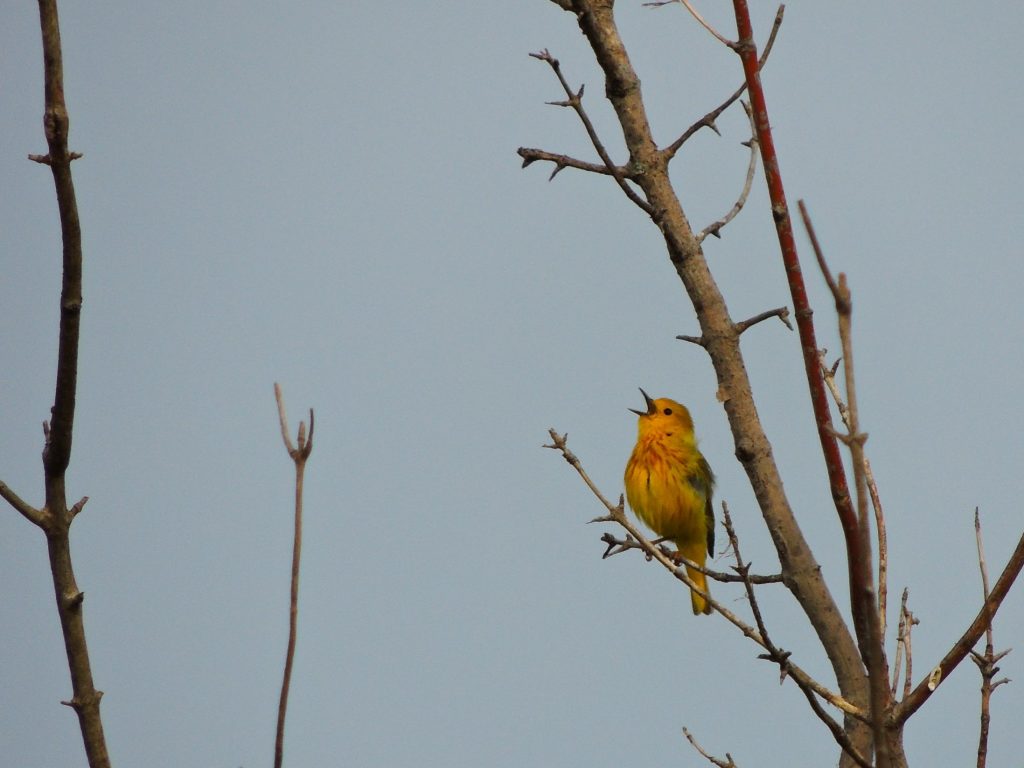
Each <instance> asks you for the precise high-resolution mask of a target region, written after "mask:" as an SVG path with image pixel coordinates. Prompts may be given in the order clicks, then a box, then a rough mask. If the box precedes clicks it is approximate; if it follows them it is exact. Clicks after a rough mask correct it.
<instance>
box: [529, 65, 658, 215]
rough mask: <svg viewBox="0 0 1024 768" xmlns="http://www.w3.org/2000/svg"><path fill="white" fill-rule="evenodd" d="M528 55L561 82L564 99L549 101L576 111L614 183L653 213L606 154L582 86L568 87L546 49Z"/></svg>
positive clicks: (646, 211) (636, 203)
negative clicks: (588, 109) (586, 105)
mask: <svg viewBox="0 0 1024 768" xmlns="http://www.w3.org/2000/svg"><path fill="white" fill-rule="evenodd" d="M530 56H532V57H533V58H535V59H539V60H540V61H544V62H547V63H548V65H549V66H550V67H551V69H552V70H553V71H554V73H555V76H556V77H557V78H558V82H559V83H561V85H562V90H564V91H565V95H566V96H567V98H566V100H565V101H556V102H549V103H550V104H553V105H555V106H559V107H571V108H572V110H573V111H574V112H576V114H577V115H578V116H579V118H580V122H582V123H583V127H584V128H585V129H586V131H587V135H588V136H589V137H590V143H591V144H593V145H594V149H596V150H597V154H598V155H599V156H600V157H601V160H602V161H604V165H605V167H606V168H607V169H608V173H609V175H610V176H611V177H612V178H614V179H615V183H616V184H618V185H619V188H620V189H621V190H622V192H623V194H625V195H626V197H628V198H629V199H630V201H632V202H633V203H634V204H635V205H636V206H637V207H638V208H640V209H641V210H642V211H644V212H645V213H647V214H648V215H653V214H654V209H653V208H651V206H650V204H649V203H647V202H646V201H645V200H643V199H642V198H641V197H640V196H639V195H638V194H637V193H636V192H634V191H633V190H632V188H630V186H629V185H628V184H627V183H626V178H627V176H626V175H624V174H623V173H621V171H620V170H619V166H617V165H616V164H615V163H613V162H612V159H611V156H610V155H609V154H608V151H607V150H606V149H605V148H604V144H603V143H602V142H601V139H600V137H599V136H598V135H597V129H595V128H594V124H593V123H592V122H591V121H590V116H589V115H588V114H587V111H586V110H585V109H584V108H583V86H582V85H581V86H580V89H579V90H578V91H575V92H574V91H573V90H572V88H570V87H569V83H568V81H567V80H566V79H565V76H564V75H563V74H562V67H561V65H560V64H559V63H558V59H556V58H555V57H554V56H552V55H551V54H550V53H549V52H548V51H547V50H546V49H545V50H543V51H540V52H539V53H531V54H530ZM520 156H522V155H520ZM524 160H525V158H524ZM558 170H559V169H558V168H557V167H556V168H555V173H557V172H558ZM554 175H555V174H554V173H552V175H551V177H550V178H554ZM549 180H550V179H549Z"/></svg>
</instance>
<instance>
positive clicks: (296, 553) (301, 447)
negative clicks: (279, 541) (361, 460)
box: [274, 384, 315, 768]
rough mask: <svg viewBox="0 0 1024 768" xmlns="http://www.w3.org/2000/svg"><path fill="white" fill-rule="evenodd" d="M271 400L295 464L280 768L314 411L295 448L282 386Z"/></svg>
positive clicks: (279, 726)
mask: <svg viewBox="0 0 1024 768" xmlns="http://www.w3.org/2000/svg"><path fill="white" fill-rule="evenodd" d="M274 397H275V398H276V399H277V415H278V420H279V421H280V424H281V438H282V439H283V440H284V447H285V450H287V451H288V455H289V456H290V457H291V459H292V461H293V462H294V463H295V538H294V540H293V544H292V582H291V584H292V586H291V600H290V602H289V611H288V651H287V653H286V654H285V660H284V679H283V680H282V682H281V698H280V700H279V701H278V705H277V738H276V739H275V741H274V768H281V765H282V763H283V761H284V719H285V714H286V712H287V711H288V690H289V688H290V687H291V682H292V663H293V662H294V660H295V638H296V631H297V629H298V616H299V560H300V557H301V555H302V480H303V475H304V473H305V471H306V459H308V458H309V454H310V453H311V452H312V451H313V428H314V426H315V421H314V419H313V409H312V408H310V409H309V436H308V437H307V436H306V423H305V422H304V421H300V422H299V431H298V435H297V437H296V442H297V443H298V446H296V445H293V444H292V440H291V437H290V435H289V430H288V417H287V416H286V415H285V411H284V395H283V394H282V393H281V386H280V385H279V384H274Z"/></svg>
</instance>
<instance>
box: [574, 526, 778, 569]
mask: <svg viewBox="0 0 1024 768" xmlns="http://www.w3.org/2000/svg"><path fill="white" fill-rule="evenodd" d="M591 522H608V521H607V520H606V519H604V518H598V520H596V521H595V520H591ZM601 541H603V542H604V543H605V544H607V545H608V549H606V550H605V553H604V554H603V555H601V559H602V560H606V559H607V558H609V557H614V556H615V555H619V554H622V553H623V552H628V551H629V550H632V549H638V550H640V551H641V552H643V551H644V548H643V546H642V545H641V544H640V542H638V541H637V540H636V539H634V538H633V537H632V536H626V538H624V539H620V538H617V537H616V536H615V535H614V534H612V533H607V532H606V533H604V534H602V535H601ZM651 543H652V544H658V542H657V541H653V542H651ZM662 551H663V552H664V553H665V555H666V556H668V557H670V558H672V559H674V560H677V561H678V562H679V563H680V564H681V565H686V566H689V567H690V568H693V569H694V570H696V571H700V572H701V573H703V574H704V575H705V576H707V577H708V578H710V579H714V580H715V581H719V582H722V583H723V584H742V583H743V582H744V581H746V580H749V581H750V583H751V584H781V583H782V574H781V573H773V574H769V575H763V574H756V573H748V574H747V575H746V576H745V577H744V576H739V575H737V574H735V573H725V572H724V571H714V570H711V569H710V568H708V567H707V566H703V565H699V564H698V563H695V562H693V561H692V560H687V559H686V558H685V557H683V556H682V555H680V554H679V553H678V552H669V551H667V549H666V548H664V547H663V548H662Z"/></svg>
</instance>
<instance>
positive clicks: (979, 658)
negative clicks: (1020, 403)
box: [971, 507, 1010, 768]
mask: <svg viewBox="0 0 1024 768" xmlns="http://www.w3.org/2000/svg"><path fill="white" fill-rule="evenodd" d="M974 540H975V542H977V545H978V568H979V569H980V570H981V594H982V597H983V598H984V599H985V600H988V595H989V591H988V564H987V563H986V562H985V547H984V545H983V544H982V541H981V517H980V516H979V514H978V508H977V507H975V508H974ZM1009 652H1010V649H1007V650H1005V651H1002V652H1001V653H996V652H995V644H994V642H993V639H992V622H989V624H988V626H987V627H986V628H985V653H984V655H982V654H980V653H975V652H974V651H971V659H972V660H973V661H974V663H975V664H977V665H978V671H979V672H980V673H981V728H980V733H979V735H978V763H977V766H978V768H985V763H986V762H987V760H988V731H989V724H990V722H991V713H990V711H989V707H990V700H991V698H992V692H993V691H994V690H995V689H996V688H998V687H999V686H1000V685H1002V684H1004V683H1008V682H1010V680H1009V678H1005V677H1004V678H1002V679H1001V680H996V681H994V682H993V678H994V677H995V676H996V673H997V672H998V671H999V667H997V666H996V664H997V663H998V662H999V660H1000V659H1002V658H1003V657H1004V656H1005V655H1006V654H1008V653H1009Z"/></svg>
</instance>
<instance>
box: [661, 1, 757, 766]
mask: <svg viewBox="0 0 1024 768" xmlns="http://www.w3.org/2000/svg"><path fill="white" fill-rule="evenodd" d="M644 5H651V3H644ZM683 735H684V736H685V737H686V740H687V741H688V742H690V745H691V746H692V747H693V748H694V749H696V750H697V752H698V753H700V755H701V757H703V758H704V759H705V760H707V761H708V762H709V763H711V764H712V765H717V766H718V768H738V766H737V765H736V763H734V762H733V761H732V755H730V754H729V753H728V752H726V753H725V760H722V759H721V758H718V757H715V756H714V755H712V754H709V753H708V752H705V751H704V748H703V747H702V746H701V745H700V744H698V743H697V740H696V739H695V738H693V734H692V733H690V732H689V731H688V730H687V729H686V728H683Z"/></svg>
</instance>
